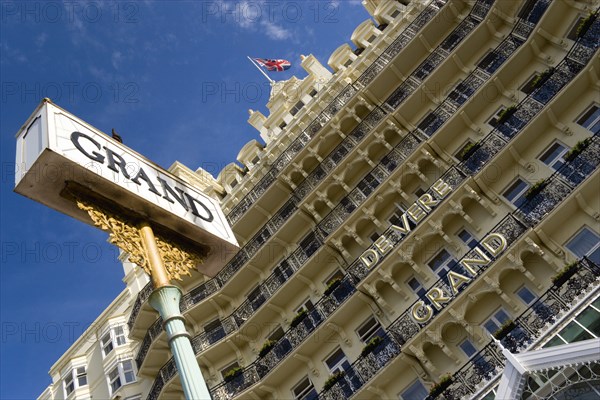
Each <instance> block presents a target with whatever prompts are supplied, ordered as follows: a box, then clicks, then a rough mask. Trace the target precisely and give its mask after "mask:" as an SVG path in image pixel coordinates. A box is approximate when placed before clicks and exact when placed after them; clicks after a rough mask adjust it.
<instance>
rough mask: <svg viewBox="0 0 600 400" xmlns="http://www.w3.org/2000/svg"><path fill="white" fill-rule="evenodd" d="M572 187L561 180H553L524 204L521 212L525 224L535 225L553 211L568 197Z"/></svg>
mask: <svg viewBox="0 0 600 400" xmlns="http://www.w3.org/2000/svg"><path fill="white" fill-rule="evenodd" d="M569 193H571V187H570V186H568V185H566V184H565V183H564V182H562V181H561V180H559V179H552V180H551V181H550V183H548V184H547V185H546V186H545V187H544V188H543V189H542V190H541V191H540V192H539V193H538V194H536V195H534V196H533V197H532V198H531V199H529V200H528V201H527V202H525V203H524V204H523V206H522V207H521V208H520V211H521V212H523V214H524V219H525V222H527V223H528V224H531V225H534V224H536V223H538V222H540V221H541V220H542V218H543V217H544V216H545V215H546V214H547V213H549V212H550V211H552V210H553V209H554V207H555V206H556V205H557V204H558V203H560V202H561V201H562V200H563V199H564V198H566V197H567V195H568V194H569Z"/></svg>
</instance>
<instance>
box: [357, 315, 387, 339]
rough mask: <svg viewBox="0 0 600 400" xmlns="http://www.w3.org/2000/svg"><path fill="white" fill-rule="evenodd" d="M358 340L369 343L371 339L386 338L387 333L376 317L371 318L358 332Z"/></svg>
mask: <svg viewBox="0 0 600 400" xmlns="http://www.w3.org/2000/svg"><path fill="white" fill-rule="evenodd" d="M356 334H357V335H358V338H359V339H360V341H361V342H363V343H368V342H369V340H371V338H374V337H376V336H379V337H380V338H383V337H385V333H384V331H383V328H382V327H381V324H380V323H379V321H377V319H375V317H374V316H370V317H369V319H367V320H366V321H365V322H363V324H362V325H361V326H360V327H359V328H358V329H357V330H356Z"/></svg>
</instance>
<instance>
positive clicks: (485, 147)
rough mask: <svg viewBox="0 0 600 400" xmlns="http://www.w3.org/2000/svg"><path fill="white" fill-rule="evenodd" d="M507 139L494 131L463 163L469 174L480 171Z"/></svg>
mask: <svg viewBox="0 0 600 400" xmlns="http://www.w3.org/2000/svg"><path fill="white" fill-rule="evenodd" d="M506 143H507V141H506V139H504V138H501V137H500V136H499V135H497V134H496V133H494V132H492V133H491V134H490V135H488V136H487V137H486V138H485V139H484V140H483V141H482V143H481V144H480V146H479V148H478V149H477V150H475V151H474V152H473V154H471V156H469V158H468V159H466V160H465V161H464V162H463V163H462V165H461V166H462V167H463V168H464V169H465V170H466V171H465V172H467V174H469V175H473V174H475V173H476V172H478V171H479V170H480V169H481V168H483V166H484V165H485V164H486V163H487V162H488V161H489V160H490V159H491V158H492V157H493V156H494V155H495V154H496V153H498V152H499V151H500V150H501V149H502V148H503V147H504V146H505V145H506Z"/></svg>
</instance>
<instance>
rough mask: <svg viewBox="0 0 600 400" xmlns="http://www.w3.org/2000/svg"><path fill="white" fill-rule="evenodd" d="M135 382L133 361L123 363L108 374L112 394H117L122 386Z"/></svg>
mask: <svg viewBox="0 0 600 400" xmlns="http://www.w3.org/2000/svg"><path fill="white" fill-rule="evenodd" d="M132 382H135V371H134V370H133V362H132V361H131V360H125V361H121V362H120V363H118V364H117V365H115V367H114V368H113V369H112V370H111V371H110V372H109V373H108V384H109V386H110V392H111V394H112V393H115V392H116V391H117V390H118V389H119V388H120V387H121V386H123V385H127V384H128V383H132Z"/></svg>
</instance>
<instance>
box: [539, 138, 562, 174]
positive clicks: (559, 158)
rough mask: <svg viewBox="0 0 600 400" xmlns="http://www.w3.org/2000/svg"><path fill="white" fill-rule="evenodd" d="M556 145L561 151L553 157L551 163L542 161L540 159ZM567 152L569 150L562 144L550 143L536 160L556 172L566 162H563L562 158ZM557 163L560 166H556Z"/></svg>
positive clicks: (557, 141)
mask: <svg viewBox="0 0 600 400" xmlns="http://www.w3.org/2000/svg"><path fill="white" fill-rule="evenodd" d="M556 145H558V146H561V147H562V148H563V149H562V150H561V151H560V152H558V155H557V156H556V157H554V158H553V159H552V160H551V161H548V160H543V159H542V158H543V157H544V156H546V155H547V154H548V153H551V150H552V148H553V147H554V146H556ZM569 150H570V147H569V146H567V145H566V144H564V143H562V142H561V141H559V140H555V141H553V142H552V143H550V145H549V146H548V147H546V148H545V149H544V151H542V152H541V153H540V155H539V156H538V157H537V159H538V160H540V161H541V162H542V163H543V164H544V165H546V166H548V167H549V168H552V169H553V170H555V171H556V170H558V169H559V168H560V167H561V166H563V165H564V164H565V163H566V162H567V161H566V160H565V158H564V156H565V155H566V154H567V153H568V152H569ZM558 163H560V165H558V166H557V164H558Z"/></svg>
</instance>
